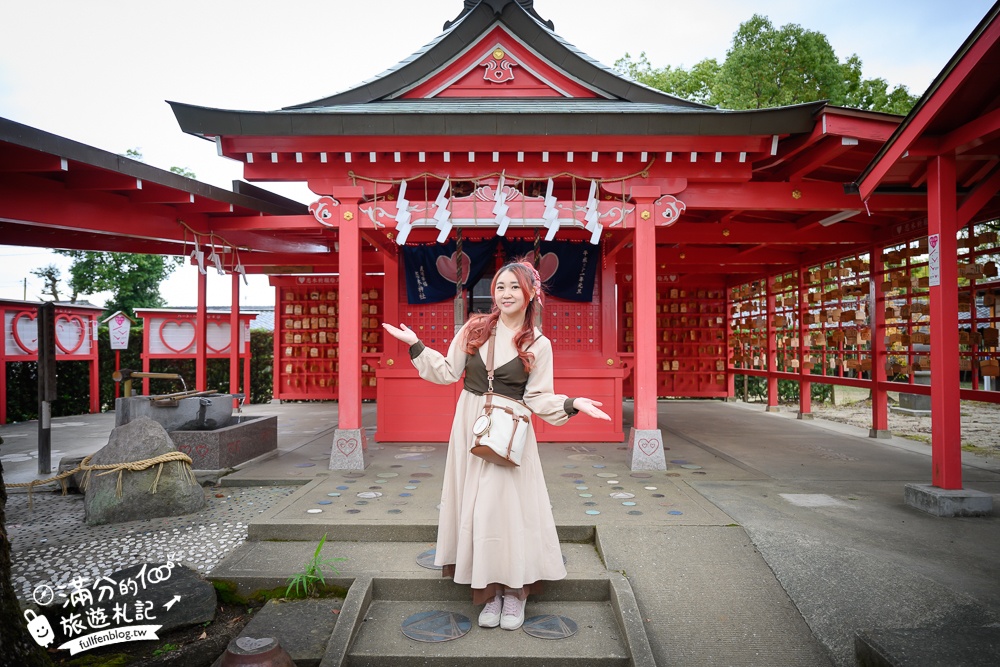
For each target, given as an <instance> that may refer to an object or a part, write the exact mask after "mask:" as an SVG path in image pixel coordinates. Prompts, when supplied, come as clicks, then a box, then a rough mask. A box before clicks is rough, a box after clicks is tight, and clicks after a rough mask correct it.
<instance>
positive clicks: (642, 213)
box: [612, 185, 667, 470]
mask: <svg viewBox="0 0 1000 667" xmlns="http://www.w3.org/2000/svg"><path fill="white" fill-rule="evenodd" d="M632 197H633V199H634V200H635V213H634V218H633V219H634V220H635V238H634V239H633V243H632V252H633V259H634V266H633V267H632V272H633V284H634V285H635V295H634V301H633V304H634V307H633V308H632V311H633V313H632V317H633V321H634V323H635V370H634V371H633V378H635V381H634V385H633V391H634V394H635V415H634V417H633V420H632V429H631V431H630V432H629V439H628V447H627V450H628V459H629V467H630V468H631V469H632V470H666V468H667V461H666V457H665V456H664V449H663V433H661V432H660V429H659V428H658V427H657V410H656V408H657V406H656V395H657V390H656V223H655V222H654V221H655V220H656V212H655V211H654V207H655V202H656V200H657V199H658V198H659V197H660V188H659V187H656V186H645V185H643V186H636V187H633V188H632ZM612 414H614V413H612Z"/></svg>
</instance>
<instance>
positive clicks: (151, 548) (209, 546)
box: [6, 486, 298, 600]
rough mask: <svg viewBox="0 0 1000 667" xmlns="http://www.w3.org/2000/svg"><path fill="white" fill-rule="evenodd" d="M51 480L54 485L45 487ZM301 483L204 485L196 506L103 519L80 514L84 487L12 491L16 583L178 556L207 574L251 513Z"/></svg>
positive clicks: (63, 584)
mask: <svg viewBox="0 0 1000 667" xmlns="http://www.w3.org/2000/svg"><path fill="white" fill-rule="evenodd" d="M50 488H51V487H50ZM296 488H298V487H294V486H272V487H251V488H207V489H205V496H206V507H205V509H203V510H201V511H200V512H197V513H195V514H188V515H184V516H177V517H163V518H157V519H149V520H145V521H130V522H127V523H120V524H109V525H103V526H87V525H86V524H85V523H84V522H83V515H84V508H83V496H82V495H68V496H62V495H60V494H59V493H58V492H51V491H46V490H42V491H36V492H35V493H34V494H32V499H31V504H32V505H33V508H29V499H28V494H26V493H11V494H10V495H9V497H8V500H7V508H6V512H7V531H8V535H9V537H10V542H11V548H12V552H13V553H12V560H13V580H14V587H15V590H16V591H17V593H18V595H19V596H21V597H22V598H23V599H24V600H30V599H31V596H32V591H33V590H34V588H35V587H36V586H39V585H42V584H47V585H49V586H51V587H52V588H53V590H55V591H56V592H57V595H58V594H59V592H60V591H63V590H66V588H67V587H68V585H69V582H70V581H72V580H73V579H74V578H75V577H77V576H80V577H83V578H84V579H85V580H88V579H89V580H91V581H93V580H95V579H98V578H100V577H101V576H106V575H110V574H112V573H113V572H115V571H117V570H120V569H122V568H125V567H128V566H130V565H136V564H139V563H144V562H165V561H166V560H167V559H168V558H169V557H170V556H173V560H174V561H175V562H181V563H184V564H186V565H188V566H190V567H192V568H193V569H195V570H197V571H199V572H201V573H202V574H208V573H210V572H211V571H212V569H213V568H215V567H216V566H217V565H218V564H219V563H220V562H221V561H222V559H224V558H225V557H226V556H227V555H229V553H230V552H232V550H233V549H235V548H236V547H238V546H239V545H240V544H242V543H243V542H244V540H246V538H247V526H248V524H249V523H250V520H251V519H253V518H254V517H256V516H258V515H260V514H262V513H263V512H265V511H267V510H268V509H270V508H271V507H272V506H274V505H275V504H276V503H278V502H280V501H281V500H283V499H284V498H286V497H287V496H289V495H291V494H292V493H293V492H294V491H295V490H296Z"/></svg>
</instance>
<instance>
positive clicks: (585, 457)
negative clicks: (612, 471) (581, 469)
mask: <svg viewBox="0 0 1000 667" xmlns="http://www.w3.org/2000/svg"><path fill="white" fill-rule="evenodd" d="M566 458H568V459H572V460H574V461H600V460H601V459H603V458H604V457H603V456H601V455H600V454H570V455H569V456H567V457H566Z"/></svg>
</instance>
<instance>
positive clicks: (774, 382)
mask: <svg viewBox="0 0 1000 667" xmlns="http://www.w3.org/2000/svg"><path fill="white" fill-rule="evenodd" d="M772 284H773V281H772V278H771V277H770V276H768V277H767V278H765V282H764V298H765V300H766V302H767V309H766V313H765V315H764V316H765V321H764V327H765V331H766V333H765V336H766V339H767V347H766V349H765V354H766V355H767V363H766V364H765V368H766V369H767V408H766V410H767V411H768V412H777V411H778V377H777V376H776V375H775V373H776V372H777V371H778V350H777V341H776V339H775V332H774V292H773V291H772V289H771V288H772Z"/></svg>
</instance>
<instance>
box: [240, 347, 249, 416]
mask: <svg viewBox="0 0 1000 667" xmlns="http://www.w3.org/2000/svg"><path fill="white" fill-rule="evenodd" d="M241 331H242V329H241ZM240 350H241V351H242V352H243V393H244V394H246V398H244V399H243V402H244V403H246V404H247V405H249V404H250V332H249V331H247V340H246V343H245V344H244V345H241V346H240Z"/></svg>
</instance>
